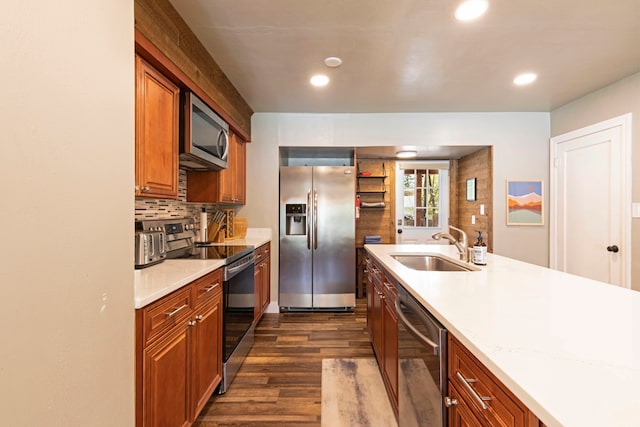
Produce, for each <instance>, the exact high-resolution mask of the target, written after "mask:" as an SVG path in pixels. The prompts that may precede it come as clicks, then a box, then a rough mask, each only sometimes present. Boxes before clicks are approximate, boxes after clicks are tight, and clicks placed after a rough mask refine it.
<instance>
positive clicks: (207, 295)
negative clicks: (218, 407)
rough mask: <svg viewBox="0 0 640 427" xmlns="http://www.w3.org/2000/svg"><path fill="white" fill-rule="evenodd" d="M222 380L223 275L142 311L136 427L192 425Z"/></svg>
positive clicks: (213, 275)
mask: <svg viewBox="0 0 640 427" xmlns="http://www.w3.org/2000/svg"><path fill="white" fill-rule="evenodd" d="M221 381H222V272H221V270H216V271H214V272H211V273H209V274H207V275H205V276H203V277H201V278H200V279H197V280H195V281H194V282H191V283H190V284H188V285H186V286H184V287H182V288H180V289H178V290H177V291H174V292H173V293H171V294H169V295H167V296H165V297H163V298H161V299H160V300H158V301H155V302H153V303H151V304H149V305H148V306H146V307H143V308H141V309H138V310H136V426H138V427H143V426H144V427H155V426H190V425H192V424H193V422H194V421H195V420H196V418H197V416H198V414H199V413H200V411H201V410H202V408H203V407H204V405H205V404H206V402H207V401H208V399H209V398H210V397H211V395H212V394H213V392H214V390H215V389H216V387H217V386H218V384H220V382H221Z"/></svg>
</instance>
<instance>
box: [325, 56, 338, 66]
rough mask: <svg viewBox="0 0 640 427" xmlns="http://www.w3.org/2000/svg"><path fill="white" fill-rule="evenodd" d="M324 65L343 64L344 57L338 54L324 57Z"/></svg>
mask: <svg viewBox="0 0 640 427" xmlns="http://www.w3.org/2000/svg"><path fill="white" fill-rule="evenodd" d="M324 65H326V66H327V67H329V68H336V67H339V66H341V65H342V59H340V58H338V57H337V56H330V57H328V58H325V59H324Z"/></svg>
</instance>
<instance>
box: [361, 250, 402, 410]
mask: <svg viewBox="0 0 640 427" xmlns="http://www.w3.org/2000/svg"><path fill="white" fill-rule="evenodd" d="M365 263H366V266H367V268H366V272H367V328H368V330H369V336H370V339H371V345H372V346H373V351H374V354H375V355H376V359H377V360H378V366H379V368H380V372H381V373H382V379H383V382H384V384H385V388H386V390H387V394H388V395H389V400H390V402H391V406H392V407H393V410H394V411H395V412H396V415H397V413H398V318H397V316H396V314H395V299H396V296H397V288H396V284H395V283H394V282H393V280H392V279H391V278H390V277H388V276H389V275H386V274H385V272H384V271H383V270H382V269H381V268H380V267H379V266H378V265H377V264H376V263H375V261H373V260H372V259H371V258H370V257H368V256H367V259H366V261H365Z"/></svg>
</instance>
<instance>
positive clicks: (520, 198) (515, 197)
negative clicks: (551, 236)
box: [507, 181, 544, 225]
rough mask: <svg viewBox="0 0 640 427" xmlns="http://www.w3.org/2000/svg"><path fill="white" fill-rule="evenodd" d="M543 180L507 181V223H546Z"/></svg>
mask: <svg viewBox="0 0 640 427" xmlns="http://www.w3.org/2000/svg"><path fill="white" fill-rule="evenodd" d="M542 201H543V198H542V181H507V225H544V209H543V208H544V206H543V202H542Z"/></svg>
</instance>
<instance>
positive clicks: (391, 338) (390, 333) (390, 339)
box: [382, 301, 398, 413]
mask: <svg viewBox="0 0 640 427" xmlns="http://www.w3.org/2000/svg"><path fill="white" fill-rule="evenodd" d="M383 305H384V320H383V328H384V331H383V333H382V335H383V337H384V338H383V339H384V345H383V348H384V363H383V366H384V374H385V377H386V378H385V380H386V382H387V383H388V387H389V389H390V390H389V391H390V395H391V396H390V398H391V404H392V405H393V409H394V410H395V411H396V413H397V412H398V318H397V317H396V313H395V310H394V309H393V308H392V307H391V306H390V305H389V304H387V302H386V301H385V303H384V304H383Z"/></svg>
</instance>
